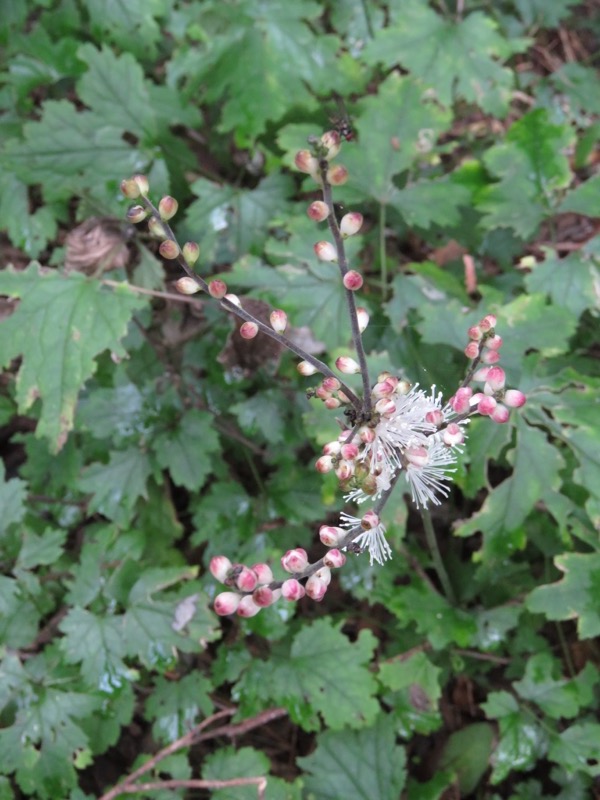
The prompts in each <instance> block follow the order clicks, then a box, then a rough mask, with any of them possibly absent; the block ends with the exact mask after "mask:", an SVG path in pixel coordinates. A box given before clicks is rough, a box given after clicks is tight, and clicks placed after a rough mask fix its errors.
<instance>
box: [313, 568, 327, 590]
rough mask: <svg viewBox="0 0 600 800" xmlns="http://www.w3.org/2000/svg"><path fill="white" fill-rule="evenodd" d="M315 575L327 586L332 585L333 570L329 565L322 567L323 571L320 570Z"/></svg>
mask: <svg viewBox="0 0 600 800" xmlns="http://www.w3.org/2000/svg"><path fill="white" fill-rule="evenodd" d="M314 575H315V577H316V578H319V580H322V581H323V583H324V584H325V585H326V586H329V584H330V583H331V570H330V569H329V567H328V566H327V565H325V566H322V567H321V569H318V570H317V571H316V572H315V573H314Z"/></svg>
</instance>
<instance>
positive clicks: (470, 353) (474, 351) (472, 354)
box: [465, 342, 479, 359]
mask: <svg viewBox="0 0 600 800" xmlns="http://www.w3.org/2000/svg"><path fill="white" fill-rule="evenodd" d="M465 355H466V357H467V358H470V359H473V358H477V356H478V355H479V345H478V343H477V342H469V344H468V345H467V346H466V347H465Z"/></svg>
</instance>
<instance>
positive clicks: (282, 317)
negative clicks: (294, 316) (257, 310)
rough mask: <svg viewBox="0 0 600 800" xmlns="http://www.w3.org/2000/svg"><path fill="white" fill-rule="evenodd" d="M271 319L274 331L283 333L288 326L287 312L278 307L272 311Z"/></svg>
mask: <svg viewBox="0 0 600 800" xmlns="http://www.w3.org/2000/svg"><path fill="white" fill-rule="evenodd" d="M269 320H270V322H271V327H272V328H273V330H274V331H277V333H283V332H284V331H285V329H286V328H287V322H288V319H287V314H286V313H285V311H282V310H281V309H280V308H276V309H275V310H274V311H271V315H270V317H269Z"/></svg>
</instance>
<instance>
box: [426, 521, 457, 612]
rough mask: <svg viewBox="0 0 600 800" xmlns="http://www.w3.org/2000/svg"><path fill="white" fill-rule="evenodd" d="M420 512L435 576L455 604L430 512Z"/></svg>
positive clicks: (448, 598)
mask: <svg viewBox="0 0 600 800" xmlns="http://www.w3.org/2000/svg"><path fill="white" fill-rule="evenodd" d="M420 513H421V519H422V520H423V528H424V530H425V538H426V539H427V546H428V547H429V552H430V554H431V558H432V560H433V566H434V567H435V571H436V572H437V576H438V578H439V579H440V583H441V584H442V589H443V590H444V594H445V595H446V599H447V600H448V602H449V603H451V604H452V605H456V595H455V593H454V589H453V588H452V584H451V583H450V578H449V577H448V573H447V572H446V568H445V567H444V562H443V560H442V555H441V553H440V549H439V547H438V543H437V537H436V535H435V529H434V527H433V520H432V519H431V514H430V513H429V509H427V508H422V509H420Z"/></svg>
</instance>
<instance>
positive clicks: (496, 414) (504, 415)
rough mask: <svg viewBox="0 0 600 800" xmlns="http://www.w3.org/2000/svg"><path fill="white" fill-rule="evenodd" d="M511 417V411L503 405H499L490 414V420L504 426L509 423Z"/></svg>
mask: <svg viewBox="0 0 600 800" xmlns="http://www.w3.org/2000/svg"><path fill="white" fill-rule="evenodd" d="M509 416H510V411H509V410H508V408H507V407H506V406H505V405H502V403H498V405H497V406H496V408H495V409H494V410H493V411H492V413H491V414H490V419H491V420H493V421H494V422H498V423H500V424H501V425H503V424H504V423H505V422H508V418H509Z"/></svg>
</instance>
